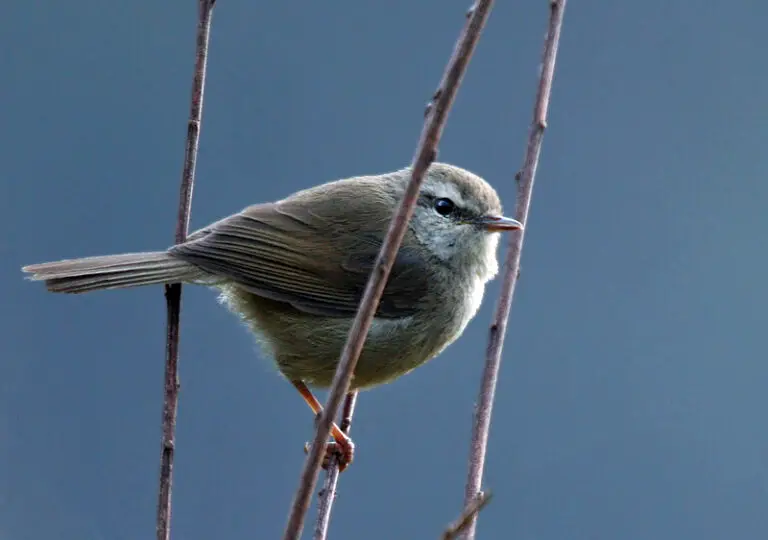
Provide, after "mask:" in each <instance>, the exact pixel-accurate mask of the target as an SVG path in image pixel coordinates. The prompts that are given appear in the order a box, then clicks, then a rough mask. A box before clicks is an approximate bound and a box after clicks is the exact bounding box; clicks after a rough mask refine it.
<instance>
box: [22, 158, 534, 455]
mask: <svg viewBox="0 0 768 540" xmlns="http://www.w3.org/2000/svg"><path fill="white" fill-rule="evenodd" d="M410 173H411V170H410V169H409V168H406V169H402V170H399V171H395V172H391V173H387V174H382V175H379V176H360V177H356V178H349V179H346V180H338V181H335V182H329V183H326V184H322V185H319V186H316V187H313V188H310V189H307V190H304V191H299V192H298V193H295V194H293V195H291V196H290V197H288V198H286V199H283V200H281V201H277V202H274V203H265V204H257V205H254V206H249V207H247V208H245V209H244V210H242V211H241V212H239V213H237V214H234V215H231V216H229V217H226V218H224V219H222V220H220V221H217V222H215V223H213V224H211V225H208V226H207V227H204V228H203V229H200V230H198V231H196V232H194V233H192V234H191V235H190V236H189V238H188V239H187V241H186V242H184V243H182V244H179V245H175V246H173V247H171V248H169V249H167V250H165V251H153V252H144V253H128V254H122V255H107V256H102V257H88V258H84V259H73V260H64V261H58V262H49V263H43V264H34V265H30V266H27V267H24V268H23V270H24V271H25V272H29V273H31V274H32V275H31V279H33V280H42V281H44V282H45V285H46V287H47V288H48V290H49V291H52V292H62V293H83V292H89V291H95V290H100V289H120V288H126V287H135V286H140V285H156V284H167V283H179V282H183V283H194V284H202V285H208V286H213V287H216V288H218V289H219V290H220V291H221V297H220V298H221V300H222V302H223V303H225V304H226V305H227V306H228V307H229V309H230V310H232V311H233V312H235V313H237V314H238V315H239V316H240V317H241V318H242V319H243V320H244V321H245V322H246V324H248V326H249V327H250V329H251V330H252V331H253V332H254V334H256V336H257V338H258V340H259V341H260V343H261V344H262V346H263V347H264V348H265V350H266V352H267V353H268V354H269V355H270V356H271V357H272V358H273V359H274V360H275V362H276V364H277V368H278V369H279V370H280V372H281V373H282V374H283V375H284V376H285V378H287V379H288V380H289V381H291V382H292V383H293V385H294V386H295V387H296V388H297V389H298V390H299V392H300V393H301V395H302V397H303V398H304V399H305V400H306V401H307V403H308V404H309V406H310V407H311V408H312V410H313V411H314V412H315V414H317V413H319V412H320V411H321V410H322V407H321V405H320V403H319V402H318V400H317V399H316V398H315V397H314V395H313V394H312V393H311V392H310V390H309V388H307V386H306V385H307V384H310V385H315V386H319V387H327V386H329V385H330V384H331V381H332V379H333V376H334V373H335V371H336V366H337V364H338V361H339V356H340V354H341V350H342V348H343V346H344V343H345V341H346V339H347V334H348V332H349V329H350V327H351V325H352V321H353V319H354V317H355V313H356V311H357V307H358V303H359V301H360V299H361V297H362V294H363V291H364V289H365V285H366V282H367V280H368V276H369V274H370V272H371V269H372V267H373V264H374V261H375V259H376V256H377V254H378V252H379V249H380V247H381V243H382V241H383V238H384V236H385V234H386V231H387V227H388V225H389V222H390V220H391V219H392V215H393V213H394V211H395V209H396V208H397V205H398V204H399V201H400V199H401V198H402V195H403V192H404V190H405V187H406V185H407V183H408V181H409V180H410ZM521 228H522V225H521V224H520V223H519V222H518V221H515V220H514V219H510V218H506V217H503V216H502V214H501V203H500V202H499V198H498V195H497V194H496V192H495V191H494V189H493V188H492V187H491V186H490V185H489V184H488V183H486V182H485V181H484V180H483V179H482V178H480V177H478V176H476V175H474V174H472V173H471V172H469V171H466V170H464V169H461V168H459V167H455V166H452V165H448V164H444V163H434V164H432V166H431V167H430V168H429V170H428V172H427V175H426V177H425V179H424V182H423V184H422V188H421V191H420V195H419V199H418V203H417V207H416V209H415V212H414V215H413V218H412V220H411V222H410V224H409V226H408V230H407V232H406V235H405V238H404V240H403V244H402V246H401V248H400V250H399V252H398V254H397V257H396V259H395V262H394V266H393V267H392V272H391V274H390V278H389V281H388V283H387V286H386V288H385V289H384V294H383V296H382V299H381V303H380V305H379V307H378V310H377V312H376V316H375V319H374V322H373V325H372V327H371V330H370V333H369V335H368V338H367V340H366V342H365V346H364V348H363V352H362V354H361V356H360V359H359V361H358V364H357V368H356V370H355V374H354V378H353V379H352V386H351V389H352V390H359V389H364V388H368V387H372V386H376V385H379V384H382V383H387V382H390V381H392V380H394V379H396V378H398V377H400V376H401V375H404V374H406V373H408V372H409V371H411V370H413V369H414V368H416V367H418V366H419V365H421V364H423V363H424V362H426V361H427V360H429V359H431V358H433V357H434V356H436V355H437V354H438V353H440V352H441V351H442V350H443V349H444V348H445V347H447V346H448V345H449V344H450V343H451V342H453V341H454V340H455V339H456V338H457V337H459V335H460V334H461V333H462V332H463V330H464V328H465V327H466V325H467V323H468V322H469V321H470V319H471V318H472V317H473V316H474V315H475V313H476V312H477V310H478V308H479V306H480V302H481V300H482V297H483V292H484V289H485V284H486V282H488V281H489V280H490V279H491V278H493V277H494V276H495V275H496V273H497V272H498V262H497V258H496V251H497V246H498V239H499V238H498V234H495V233H498V232H500V231H508V230H516V229H521ZM332 434H333V438H334V439H335V440H336V442H337V444H338V446H339V448H340V449H341V451H342V454H343V456H344V462H345V464H348V463H349V462H350V461H351V459H352V452H353V446H352V442H351V440H350V439H349V438H348V437H347V436H346V435H345V434H344V433H343V432H342V431H341V430H340V429H339V428H338V427H337V426H335V425H334V426H333V431H332Z"/></svg>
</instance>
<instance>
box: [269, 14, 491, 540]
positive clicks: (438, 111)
mask: <svg viewBox="0 0 768 540" xmlns="http://www.w3.org/2000/svg"><path fill="white" fill-rule="evenodd" d="M492 5H493V0H477V2H476V3H475V4H474V5H473V6H472V7H471V8H470V9H469V11H468V12H467V22H466V25H465V26H464V29H463V31H462V33H461V36H460V37H459V40H458V42H457V43H456V46H455V48H454V50H453V55H452V56H451V59H450V60H449V61H448V65H447V67H446V70H445V73H444V74H443V78H442V80H441V82H440V86H439V87H438V89H437V92H435V94H434V96H433V97H432V101H431V103H430V105H429V106H428V107H427V110H426V114H425V116H426V119H425V122H424V128H423V129H422V132H421V137H420V139H419V144H418V146H417V147H416V154H415V156H414V159H413V168H412V171H411V180H410V182H409V183H408V186H407V188H406V190H405V193H404V195H403V199H402V201H401V202H400V206H399V207H398V209H397V211H396V212H395V215H394V216H393V217H392V221H391V223H390V225H389V230H388V231H387V236H386V238H385V239H384V243H383V244H382V246H381V251H380V252H379V255H378V256H377V258H376V263H375V265H374V267H373V271H372V272H371V276H370V278H369V280H368V283H367V285H366V287H365V293H364V294H363V298H362V300H361V301H360V307H359V308H358V311H357V315H356V316H355V321H354V323H353V324H352V328H351V330H350V332H349V337H348V339H347V343H346V344H345V345H344V349H343V351H342V354H341V359H340V360H339V365H338V367H337V368H336V374H335V375H334V377H333V384H332V385H331V389H330V392H329V396H328V402H327V403H326V404H325V408H324V410H323V413H322V415H321V416H320V421H319V422H318V423H317V428H316V431H315V438H314V440H313V441H312V446H311V449H310V451H309V455H308V456H307V459H306V461H305V462H304V469H303V470H302V472H301V479H300V481H299V487H298V489H297V490H296V495H295V496H294V499H293V503H292V504H291V511H290V514H289V516H288V523H287V525H286V529H285V534H284V536H283V538H284V539H285V540H297V539H298V538H299V536H300V535H301V531H302V529H303V527H304V518H305V516H306V513H307V509H308V508H309V502H310V499H311V497H312V491H313V490H314V489H315V484H316V482H317V475H318V472H319V469H320V463H321V460H322V458H323V455H324V453H325V443H326V441H327V440H328V435H329V433H330V429H331V423H332V422H333V419H334V418H335V416H336V413H337V412H338V410H339V405H340V404H341V400H342V398H343V397H344V395H345V394H346V393H347V392H348V391H349V384H350V381H351V379H352V374H353V373H354V370H355V366H356V365H357V359H358V358H359V356H360V352H361V351H362V349H363V344H364V343H365V338H366V336H367V334H368V330H369V329H370V326H371V323H372V321H373V317H374V314H375V312H376V308H377V307H378V305H379V300H380V299H381V294H382V292H383V290H384V286H385V285H386V282H387V278H388V277H389V272H390V270H391V269H392V264H393V262H394V260H395V256H396V255H397V251H398V249H399V248H400V244H401V243H402V241H403V236H404V235H405V231H406V228H407V226H408V221H409V220H410V219H411V215H413V209H414V205H415V203H416V199H417V198H418V195H419V188H420V187H421V183H422V181H423V178H424V173H425V172H426V171H427V169H428V168H429V165H430V164H431V163H432V162H433V161H434V160H435V158H436V157H437V146H438V142H439V141H440V137H441V135H442V132H443V127H444V125H445V121H446V118H447V116H448V111H449V110H450V107H451V105H452V104H453V99H454V97H455V96H456V92H457V91H458V88H459V85H460V84H461V80H462V78H463V77H464V73H465V72H466V69H467V64H468V63H469V59H470V58H471V56H472V53H473V52H474V50H475V46H476V45H477V42H478V40H479V39H480V33H481V31H482V29H483V26H484V25H485V21H486V19H487V18H488V14H489V13H490V10H491V6H492Z"/></svg>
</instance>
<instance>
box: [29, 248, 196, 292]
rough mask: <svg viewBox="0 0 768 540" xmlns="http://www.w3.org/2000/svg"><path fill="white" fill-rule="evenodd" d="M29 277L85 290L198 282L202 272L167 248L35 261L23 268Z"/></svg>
mask: <svg viewBox="0 0 768 540" xmlns="http://www.w3.org/2000/svg"><path fill="white" fill-rule="evenodd" d="M22 270H23V271H24V272H27V273H30V274H32V275H31V276H29V279H31V280H34V281H44V282H45V286H46V287H47V288H48V290H49V291H51V292H61V293H84V292H90V291H97V290H102V289H122V288H126V287H138V286H141V285H157V284H165V283H180V282H184V281H194V280H195V279H199V278H201V277H203V274H202V272H201V271H200V270H199V269H198V268H196V267H194V266H192V265H191V264H189V263H186V262H184V261H182V260H179V259H175V258H173V257H171V256H170V255H168V254H167V253H166V252H164V251H154V252H147V253H125V254H122V255H106V256H103V257H87V258H84V259H71V260H65V261H57V262H48V263H42V264H32V265H30V266H25V267H24V268H22Z"/></svg>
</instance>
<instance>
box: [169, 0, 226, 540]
mask: <svg viewBox="0 0 768 540" xmlns="http://www.w3.org/2000/svg"><path fill="white" fill-rule="evenodd" d="M214 2H215V0H199V17H200V18H199V20H198V23H197V50H196V53H195V74H194V78H193V81H192V102H191V105H190V112H189V123H188V125H187V142H186V147H185V149H184V170H183V172H182V175H181V193H180V195H179V210H178V215H177V218H176V234H175V241H176V243H177V244H179V243H181V242H183V241H184V240H185V239H186V237H187V231H188V230H189V214H190V207H191V205H192V189H193V187H194V183H195V165H196V162H197V147H198V143H199V141H200V120H201V117H202V112H203V91H204V89H205V68H206V61H207V59H208V41H209V38H210V33H211V15H212V11H213V4H214ZM165 302H166V306H167V309H168V320H167V327H168V332H167V335H166V343H165V389H164V397H163V435H162V454H161V457H160V488H159V493H158V498H157V540H168V539H169V538H170V535H171V486H172V482H173V457H174V450H175V431H176V414H177V412H178V407H179V315H180V312H181V284H180V283H175V284H172V285H166V287H165Z"/></svg>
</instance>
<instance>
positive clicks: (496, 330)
mask: <svg viewBox="0 0 768 540" xmlns="http://www.w3.org/2000/svg"><path fill="white" fill-rule="evenodd" d="M565 2H566V0H550V2H549V8H550V16H549V27H548V30H547V36H546V39H545V40H544V53H543V55H542V66H541V75H540V78H539V85H538V90H537V93H536V102H535V105H534V108H533V122H532V124H531V128H530V132H529V137H528V146H527V148H526V152H525V160H524V162H523V168H522V169H521V171H520V172H518V173H517V175H516V176H515V178H516V180H517V183H518V187H517V208H516V212H515V218H516V219H517V220H518V221H520V222H521V223H523V224H524V225H526V227H525V229H522V230H520V231H517V232H514V233H511V234H512V236H511V237H510V240H509V251H508V253H507V259H506V261H505V263H504V267H505V268H504V280H503V283H502V287H501V294H500V296H499V301H498V305H497V306H496V312H495V314H494V316H493V320H492V322H491V327H490V331H489V337H488V348H487V349H486V358H485V368H484V369H483V378H482V382H481V385H480V396H479V399H478V404H477V410H476V411H475V422H474V426H473V430H472V445H471V447H470V457H469V471H468V474H467V485H466V490H465V493H464V504H465V505H468V504H469V503H471V502H472V501H473V500H474V499H475V498H476V497H477V495H478V493H479V492H480V486H481V483H482V479H483V467H484V465H485V454H486V450H487V447H488V433H489V431H490V427H491V412H492V409H493V399H494V395H495V393H496V382H497V379H498V375H499V367H500V365H501V350H502V346H503V344H504V335H505V333H506V331H507V320H508V318H509V311H510V308H511V306H512V297H513V295H514V292H515V285H516V284H517V278H518V276H519V273H520V253H521V251H522V248H523V237H524V235H525V231H526V230H527V229H528V227H527V224H528V211H529V209H530V206H531V195H532V193H533V182H534V179H535V177H536V168H537V167H538V164H539V154H540V153H541V143H542V140H543V138H544V130H545V129H546V127H547V109H548V107H549V97H550V94H551V91H552V78H553V76H554V72H555V58H556V57H557V47H558V44H559V41H560V30H561V28H562V25H563V13H564V11H565ZM476 524H477V516H476V515H475V516H472V517H471V518H470V523H469V525H468V527H467V530H466V533H465V536H464V538H465V539H466V540H473V539H474V537H475V526H476Z"/></svg>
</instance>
